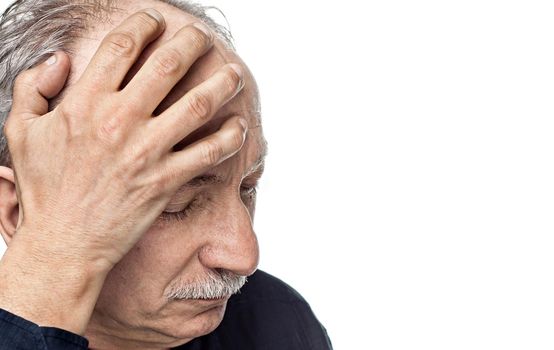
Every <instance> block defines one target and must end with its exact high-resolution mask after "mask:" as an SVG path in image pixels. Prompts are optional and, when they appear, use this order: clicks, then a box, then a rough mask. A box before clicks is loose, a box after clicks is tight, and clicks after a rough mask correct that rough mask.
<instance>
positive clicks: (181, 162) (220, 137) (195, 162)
mask: <svg viewBox="0 0 554 350" xmlns="http://www.w3.org/2000/svg"><path fill="white" fill-rule="evenodd" d="M247 131H248V127H247V123H246V120H244V119H243V118H240V117H234V118H230V119H228V120H227V121H225V123H223V125H222V126H221V128H220V129H219V130H218V131H216V132H215V133H213V134H211V135H209V136H207V137H205V138H203V139H200V140H198V141H196V142H194V143H193V144H191V145H189V146H187V147H185V148H184V149H183V150H181V151H178V152H170V153H168V154H167V156H166V157H165V158H163V161H162V169H161V173H162V174H166V175H167V179H165V180H167V184H168V186H169V190H170V191H176V190H177V189H178V188H179V187H181V186H182V185H183V184H184V183H186V182H187V181H189V180H190V179H192V178H194V177H196V176H198V175H200V174H202V173H204V172H205V171H206V170H208V169H210V168H213V167H214V166H216V165H218V164H220V163H221V162H223V161H224V160H226V159H228V158H229V157H231V156H233V155H234V154H236V153H237V152H238V151H239V150H240V149H241V147H242V145H243V144H244V140H245V139H246V132H247Z"/></svg>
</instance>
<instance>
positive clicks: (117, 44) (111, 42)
mask: <svg viewBox="0 0 554 350" xmlns="http://www.w3.org/2000/svg"><path fill="white" fill-rule="evenodd" d="M104 40H105V45H106V47H107V48H108V50H109V52H110V53H111V54H113V55H115V56H117V57H131V56H133V55H134V53H135V51H136V50H137V47H138V45H137V43H136V41H135V38H134V37H133V35H132V34H130V33H126V32H112V33H110V34H108V35H107V36H106V38H105V39H104Z"/></svg>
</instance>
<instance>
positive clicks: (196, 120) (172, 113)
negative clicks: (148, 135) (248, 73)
mask: <svg viewBox="0 0 554 350" xmlns="http://www.w3.org/2000/svg"><path fill="white" fill-rule="evenodd" d="M243 85H244V84H243V71H242V68H241V67H240V65H238V64H236V63H231V64H228V65H225V66H223V67H222V68H221V69H219V70H218V71H217V72H216V73H215V74H214V75H213V76H211V77H210V78H208V80H206V81H204V82H203V83H201V84H200V85H198V86H196V87H195V88H193V89H192V90H190V91H189V92H187V94H186V95H185V96H183V97H181V98H180V99H179V100H178V101H177V102H175V103H174V104H173V105H171V106H170V107H169V108H168V109H166V110H165V111H164V112H163V113H162V114H160V115H159V116H157V117H156V118H151V119H150V121H149V123H151V124H153V125H152V126H151V127H149V128H148V130H156V131H157V133H156V132H154V135H152V136H154V137H156V138H158V139H159V140H163V144H161V146H162V149H161V151H162V152H164V153H166V152H167V151H168V150H169V149H171V148H172V147H173V146H174V145H175V144H176V143H178V142H179V141H181V140H182V139H184V138H185V137H186V136H187V135H189V134H190V133H191V132H193V131H194V130H196V129H198V128H199V127H200V126H202V125H204V124H205V123H207V122H208V121H209V120H211V118H212V117H213V116H214V114H215V113H216V112H217V111H218V110H220V109H221V107H222V106H223V105H224V104H225V103H226V102H227V101H229V100H230V99H231V98H233V97H234V96H235V95H236V94H237V93H238V92H239V91H240V89H242V87H243Z"/></svg>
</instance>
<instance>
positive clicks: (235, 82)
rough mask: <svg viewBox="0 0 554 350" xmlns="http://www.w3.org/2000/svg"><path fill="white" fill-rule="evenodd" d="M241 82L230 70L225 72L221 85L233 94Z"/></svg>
mask: <svg viewBox="0 0 554 350" xmlns="http://www.w3.org/2000/svg"><path fill="white" fill-rule="evenodd" d="M240 82H241V78H240V77H239V76H238V74H237V73H235V72H234V71H233V70H232V69H230V70H229V71H227V73H225V75H224V77H223V83H224V84H225V87H226V88H227V91H231V92H235V91H236V90H237V87H238V86H239V84H240Z"/></svg>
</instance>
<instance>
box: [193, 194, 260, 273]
mask: <svg viewBox="0 0 554 350" xmlns="http://www.w3.org/2000/svg"><path fill="white" fill-rule="evenodd" d="M210 220H211V221H212V220H213V221H212V224H211V225H210V231H209V232H206V234H207V235H208V237H209V240H208V241H207V242H206V244H205V245H204V246H203V247H202V248H201V249H200V251H199V253H198V258H199V259H200V262H201V263H202V264H203V265H204V266H206V267H208V268H211V269H225V270H228V271H230V272H234V273H235V274H237V275H240V276H250V275H251V274H253V273H254V272H255V271H256V269H257V267H258V262H259V258H260V254H259V247H258V239H257V238H256V233H255V232H254V229H253V227H252V220H251V218H250V214H249V212H248V209H247V208H246V207H245V206H244V205H243V204H242V201H240V199H239V200H238V201H237V200H233V202H232V203H230V204H229V205H226V206H224V207H223V208H222V210H220V211H219V212H218V213H214V214H213V217H212V218H210Z"/></svg>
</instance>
